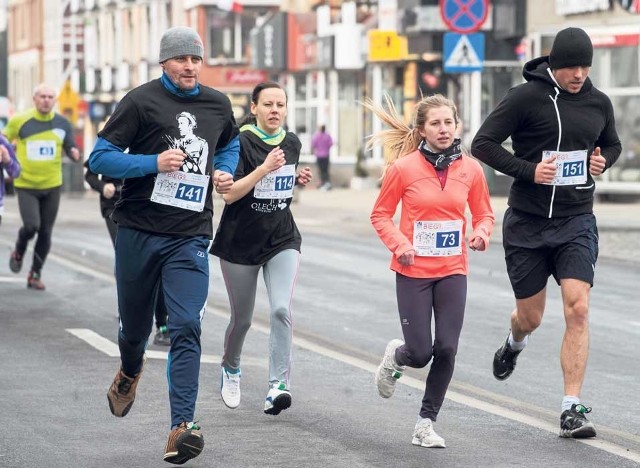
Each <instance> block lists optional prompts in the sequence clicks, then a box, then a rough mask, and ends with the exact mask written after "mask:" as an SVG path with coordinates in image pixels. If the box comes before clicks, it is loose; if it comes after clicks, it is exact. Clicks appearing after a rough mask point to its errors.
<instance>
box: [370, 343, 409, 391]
mask: <svg viewBox="0 0 640 468" xmlns="http://www.w3.org/2000/svg"><path fill="white" fill-rule="evenodd" d="M403 344H404V342H403V341H402V340H391V341H389V343H388V344H387V348H386V349H385V351H384V356H383V358H382V361H381V362H380V365H379V366H378V370H377V371H376V386H377V387H378V393H379V394H380V396H381V397H382V398H390V397H391V395H393V391H394V390H395V389H396V382H397V381H398V379H399V378H400V377H402V372H403V371H404V369H405V366H399V365H398V364H396V358H395V353H396V348H398V346H402V345H403Z"/></svg>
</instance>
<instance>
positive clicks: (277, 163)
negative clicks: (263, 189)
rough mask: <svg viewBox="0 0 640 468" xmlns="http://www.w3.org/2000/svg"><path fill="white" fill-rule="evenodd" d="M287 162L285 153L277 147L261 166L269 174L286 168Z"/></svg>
mask: <svg viewBox="0 0 640 468" xmlns="http://www.w3.org/2000/svg"><path fill="white" fill-rule="evenodd" d="M285 162H286V161H285V159H284V151H283V150H282V149H281V148H280V147H279V146H276V147H275V148H273V149H272V150H271V151H270V152H269V154H267V157H266V158H265V160H264V162H263V163H262V164H261V165H260V166H261V167H262V168H263V169H264V170H265V171H266V172H267V174H268V173H269V172H273V171H275V170H277V169H280V168H281V167H282V166H284V164H285Z"/></svg>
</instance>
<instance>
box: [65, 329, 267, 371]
mask: <svg viewBox="0 0 640 468" xmlns="http://www.w3.org/2000/svg"><path fill="white" fill-rule="evenodd" d="M67 331H68V332H69V333H71V334H72V335H74V336H76V337H77V338H80V339H81V340H82V341H84V342H85V343H87V344H89V345H91V346H93V347H94V348H95V349H97V350H98V351H102V352H103V353H104V354H106V355H107V356H109V357H120V349H119V348H118V344H117V343H114V342H113V341H110V340H108V339H107V338H105V337H104V336H102V335H99V334H98V333H96V332H94V331H93V330H90V329H88V328H67ZM145 355H146V356H147V359H160V360H165V361H166V360H167V357H168V356H169V353H168V351H158V350H155V349H148V348H147V350H146V351H145ZM220 361H222V356H217V355H215V354H202V355H201V356H200V362H201V363H203V364H220ZM242 362H243V363H244V364H246V365H247V366H257V367H264V368H266V367H267V363H266V359H255V358H242Z"/></svg>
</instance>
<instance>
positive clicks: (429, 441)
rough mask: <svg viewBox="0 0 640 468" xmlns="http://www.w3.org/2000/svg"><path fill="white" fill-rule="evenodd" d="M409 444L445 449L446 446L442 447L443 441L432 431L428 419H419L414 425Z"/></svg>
mask: <svg viewBox="0 0 640 468" xmlns="http://www.w3.org/2000/svg"><path fill="white" fill-rule="evenodd" d="M411 443H412V444H413V445H419V446H420V447H431V448H445V447H446V445H444V439H443V438H442V437H440V436H439V435H438V434H436V431H434V430H433V422H431V419H428V418H425V419H421V420H420V421H418V422H417V423H416V427H415V429H414V430H413V439H412V440H411Z"/></svg>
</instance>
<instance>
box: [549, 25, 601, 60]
mask: <svg viewBox="0 0 640 468" xmlns="http://www.w3.org/2000/svg"><path fill="white" fill-rule="evenodd" d="M592 61H593V45H592V44H591V39H589V36H588V35H587V33H586V32H584V31H583V30H582V29H580V28H566V29H563V30H562V31H560V32H558V34H556V38H555V39H554V40H553V45H552V46H551V53H549V65H550V66H551V68H552V69H553V70H557V69H559V68H569V67H590V66H591V62H592Z"/></svg>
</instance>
